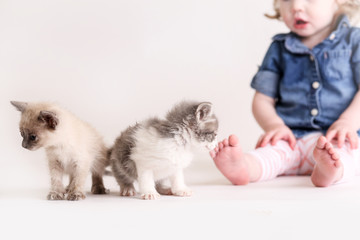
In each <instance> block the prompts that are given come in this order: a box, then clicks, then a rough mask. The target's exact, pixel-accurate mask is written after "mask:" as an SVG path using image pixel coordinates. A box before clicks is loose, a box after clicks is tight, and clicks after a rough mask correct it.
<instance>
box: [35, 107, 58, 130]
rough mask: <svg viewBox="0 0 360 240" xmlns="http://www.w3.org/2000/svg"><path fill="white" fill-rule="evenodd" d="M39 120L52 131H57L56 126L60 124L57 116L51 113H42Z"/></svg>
mask: <svg viewBox="0 0 360 240" xmlns="http://www.w3.org/2000/svg"><path fill="white" fill-rule="evenodd" d="M38 119H39V120H40V121H43V122H45V123H46V125H47V126H48V127H49V128H50V129H52V130H55V129H56V126H57V125H58V124H59V119H58V118H57V116H56V114H55V113H54V112H50V111H41V112H40V114H39V117H38Z"/></svg>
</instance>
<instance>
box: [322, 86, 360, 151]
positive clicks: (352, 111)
mask: <svg viewBox="0 0 360 240" xmlns="http://www.w3.org/2000/svg"><path fill="white" fill-rule="evenodd" d="M359 129H360V91H358V92H357V93H356V94H355V97H354V99H353V100H352V102H351V104H350V105H349V107H348V108H347V109H346V110H345V111H344V112H343V113H342V114H341V115H340V117H339V119H338V120H337V121H335V122H334V123H333V124H332V125H331V126H330V128H329V129H328V131H327V133H326V138H327V139H328V140H329V141H331V140H332V139H337V142H338V147H340V148H341V147H342V146H343V144H344V142H345V139H348V140H349V142H350V146H351V148H352V149H355V148H357V147H358V144H359V143H358V135H357V130H359Z"/></svg>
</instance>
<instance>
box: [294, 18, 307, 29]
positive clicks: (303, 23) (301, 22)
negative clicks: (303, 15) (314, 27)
mask: <svg viewBox="0 0 360 240" xmlns="http://www.w3.org/2000/svg"><path fill="white" fill-rule="evenodd" d="M307 24H308V22H307V21H305V20H302V19H300V18H298V19H295V24H294V27H295V28H297V29H302V28H305V27H306V25H307Z"/></svg>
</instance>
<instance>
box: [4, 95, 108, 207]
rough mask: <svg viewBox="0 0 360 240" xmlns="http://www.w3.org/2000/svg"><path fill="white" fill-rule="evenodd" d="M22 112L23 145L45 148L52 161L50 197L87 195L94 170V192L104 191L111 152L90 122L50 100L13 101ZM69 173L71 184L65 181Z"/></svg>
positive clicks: (70, 198)
mask: <svg viewBox="0 0 360 240" xmlns="http://www.w3.org/2000/svg"><path fill="white" fill-rule="evenodd" d="M11 104H12V105H14V106H15V107H16V109H17V110H19V111H20V112H21V120H20V132H21V136H22V137H23V141H22V146H23V147H24V148H26V149H28V150H32V151H34V150H37V149H39V148H41V147H44V148H45V150H46V155H47V158H48V161H49V170H50V176H51V189H50V192H49V194H48V195H47V199H48V200H63V199H65V195H67V196H66V199H67V200H73V201H74V200H80V199H84V198H85V194H84V185H85V181H86V177H87V176H88V173H89V171H91V173H92V187H91V192H92V193H94V194H104V193H106V191H107V190H106V189H105V187H104V184H103V179H102V176H103V173H104V170H105V167H106V165H108V152H107V148H106V147H105V145H104V143H103V140H102V138H101V136H100V135H99V134H98V133H97V132H96V131H95V129H93V128H92V127H91V126H90V125H89V124H87V123H85V122H83V121H81V120H80V119H78V118H77V117H75V116H74V115H73V114H71V113H70V112H68V111H66V110H64V109H62V108H60V107H58V106H57V105H54V104H50V103H25V102H15V101H12V102H11ZM64 173H68V174H69V179H70V182H69V185H68V186H67V188H66V189H65V188H64V186H63V183H62V177H63V174H64Z"/></svg>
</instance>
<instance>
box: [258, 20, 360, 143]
mask: <svg viewBox="0 0 360 240" xmlns="http://www.w3.org/2000/svg"><path fill="white" fill-rule="evenodd" d="M359 84H360V28H356V27H351V26H350V23H349V20H348V18H347V17H346V16H342V17H340V18H339V21H338V24H337V28H336V29H335V31H333V32H332V33H331V34H330V36H329V37H328V38H327V39H325V40H324V41H323V42H321V43H319V44H318V45H317V46H315V47H314V48H313V49H309V48H308V47H306V46H305V45H304V44H303V43H302V42H301V41H300V39H299V37H298V36H297V35H296V34H294V33H292V32H290V33H288V34H278V35H276V36H274V37H273V42H272V44H271V46H270V48H269V49H268V52H267V53H266V55H265V58H264V60H263V63H262V65H261V66H260V68H259V71H258V72H257V74H256V75H255V76H254V78H253V80H252V82H251V87H252V88H254V89H255V90H256V91H258V92H260V93H263V94H265V95H267V96H269V97H272V98H274V99H275V108H276V112H277V114H278V115H279V116H280V117H281V118H282V119H283V121H284V122H285V124H286V125H287V126H288V127H289V128H290V129H291V130H292V131H293V133H294V135H295V136H296V137H297V138H298V137H302V136H304V135H305V134H307V133H310V132H312V131H321V132H323V133H325V132H326V130H327V129H328V128H329V127H330V125H331V124H332V123H333V122H334V121H336V120H337V119H338V118H339V116H340V115H341V113H342V112H343V111H344V110H345V109H346V108H347V107H348V106H349V105H350V103H351V101H352V99H353V97H354V95H355V94H356V92H357V91H358V89H359ZM359 111H360V109H359ZM359 133H360V131H358V134H359Z"/></svg>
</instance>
